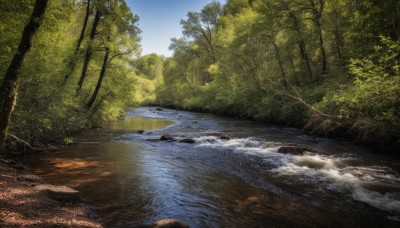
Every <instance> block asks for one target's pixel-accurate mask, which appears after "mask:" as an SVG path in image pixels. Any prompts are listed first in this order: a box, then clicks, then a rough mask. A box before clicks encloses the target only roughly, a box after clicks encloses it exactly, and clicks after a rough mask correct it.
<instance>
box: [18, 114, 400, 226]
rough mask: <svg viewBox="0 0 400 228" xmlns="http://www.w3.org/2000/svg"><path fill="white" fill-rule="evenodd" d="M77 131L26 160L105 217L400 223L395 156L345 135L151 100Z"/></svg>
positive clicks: (141, 221) (216, 222) (129, 222)
mask: <svg viewBox="0 0 400 228" xmlns="http://www.w3.org/2000/svg"><path fill="white" fill-rule="evenodd" d="M139 130H142V131H139ZM166 133H169V134H171V135H172V136H173V137H174V138H175V139H176V141H158V140H156V139H159V138H160V137H161V135H163V134H166ZM74 137H75V141H76V142H77V143H76V144H74V145H71V146H66V147H63V149H62V150H61V151H57V152H49V153H41V154H38V155H27V156H26V159H25V164H26V165H28V166H30V167H31V168H32V170H33V171H34V172H35V173H36V174H37V175H39V176H41V177H43V178H44V179H46V180H48V182H50V183H52V184H58V185H66V186H69V187H72V188H75V189H77V190H79V191H81V193H82V196H83V198H84V200H85V202H87V203H88V204H89V205H91V206H92V207H93V208H94V209H95V210H96V212H97V213H98V215H99V217H100V219H101V221H102V222H103V223H104V225H105V226H106V227H146V226H148V225H150V224H152V223H153V222H154V221H156V220H159V219H164V218H174V219H179V220H182V221H184V222H186V223H188V224H189V225H190V226H191V227H271V226H273V227H274V226H283V227H286V226H296V227H316V226H317V227H326V226H329V227H333V226H334V227H358V226H361V227H374V226H375V227H377V226H379V227H400V174H399V172H400V162H399V158H396V157H394V156H392V155H382V154H379V153H376V151H374V150H373V149H371V148H364V147H360V146H357V145H354V144H352V143H350V142H347V141H343V140H332V139H326V138H320V137H315V136H310V135H307V134H305V133H304V132H303V131H302V130H299V129H295V128H287V127H280V126H275V125H268V124H263V123H258V122H253V121H249V120H239V119H233V118H227V117H221V116H217V115H213V114H204V113H193V112H184V111H177V110H171V109H156V108H154V107H141V108H136V109H133V110H132V111H130V112H128V114H127V118H126V119H125V120H119V121H116V122H114V123H112V124H110V126H108V127H106V128H103V129H91V130H86V131H84V132H82V133H80V134H78V135H76V136H74ZM188 138H190V139H193V140H194V141H195V143H193V144H192V143H181V142H179V141H180V140H182V139H188ZM285 146H291V147H301V148H306V150H305V151H304V152H302V153H280V152H278V150H279V148H282V147H285Z"/></svg>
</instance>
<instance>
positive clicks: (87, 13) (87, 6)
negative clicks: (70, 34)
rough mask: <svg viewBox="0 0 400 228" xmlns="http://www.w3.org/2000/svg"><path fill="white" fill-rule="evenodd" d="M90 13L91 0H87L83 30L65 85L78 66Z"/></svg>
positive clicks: (69, 64)
mask: <svg viewBox="0 0 400 228" xmlns="http://www.w3.org/2000/svg"><path fill="white" fill-rule="evenodd" d="M89 15H90V0H87V5H86V15H85V20H84V21H83V27H82V30H81V35H80V36H79V39H78V42H77V44H76V48H75V52H74V55H73V57H72V58H71V60H70V62H69V63H68V69H67V70H68V73H67V74H66V75H65V77H64V83H63V85H65V84H66V83H67V80H68V78H69V77H70V76H71V74H72V72H73V71H74V69H75V67H76V63H77V61H78V56H77V55H78V52H79V49H80V48H81V44H82V41H83V38H84V37H85V31H86V26H87V22H88V20H89Z"/></svg>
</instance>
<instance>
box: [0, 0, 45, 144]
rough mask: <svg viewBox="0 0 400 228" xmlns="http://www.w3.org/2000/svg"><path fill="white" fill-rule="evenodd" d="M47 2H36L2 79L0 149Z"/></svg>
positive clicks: (3, 142)
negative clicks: (25, 64)
mask: <svg viewBox="0 0 400 228" xmlns="http://www.w3.org/2000/svg"><path fill="white" fill-rule="evenodd" d="M47 2H48V0H36V2H35V7H34V9H33V12H32V15H31V18H30V20H29V22H28V24H27V25H26V26H25V28H24V31H23V33H22V37H21V40H20V42H19V46H18V50H17V53H16V54H15V55H14V57H13V59H12V61H11V64H10V66H9V67H8V69H7V71H6V75H5V76H4V79H3V84H2V92H1V108H0V148H4V145H5V140H6V137H7V131H8V127H9V125H10V119H11V114H12V112H13V110H14V107H15V105H16V101H17V94H18V85H19V80H20V78H21V72H22V67H23V65H24V60H25V56H26V54H27V53H28V52H29V50H30V49H31V47H32V43H33V39H34V37H35V35H36V33H37V31H38V29H39V27H40V24H41V23H42V21H43V18H44V14H45V11H46V7H47Z"/></svg>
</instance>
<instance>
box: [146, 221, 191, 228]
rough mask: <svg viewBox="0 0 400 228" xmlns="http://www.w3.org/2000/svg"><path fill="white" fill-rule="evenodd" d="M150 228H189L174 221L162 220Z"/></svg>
mask: <svg viewBox="0 0 400 228" xmlns="http://www.w3.org/2000/svg"><path fill="white" fill-rule="evenodd" d="M150 228H189V226H188V225H187V224H186V223H184V222H182V221H179V220H176V219H163V220H159V221H157V222H155V223H153V225H151V226H150Z"/></svg>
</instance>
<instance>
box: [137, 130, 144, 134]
mask: <svg viewBox="0 0 400 228" xmlns="http://www.w3.org/2000/svg"><path fill="white" fill-rule="evenodd" d="M136 133H138V134H143V133H144V130H137V131H136Z"/></svg>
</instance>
